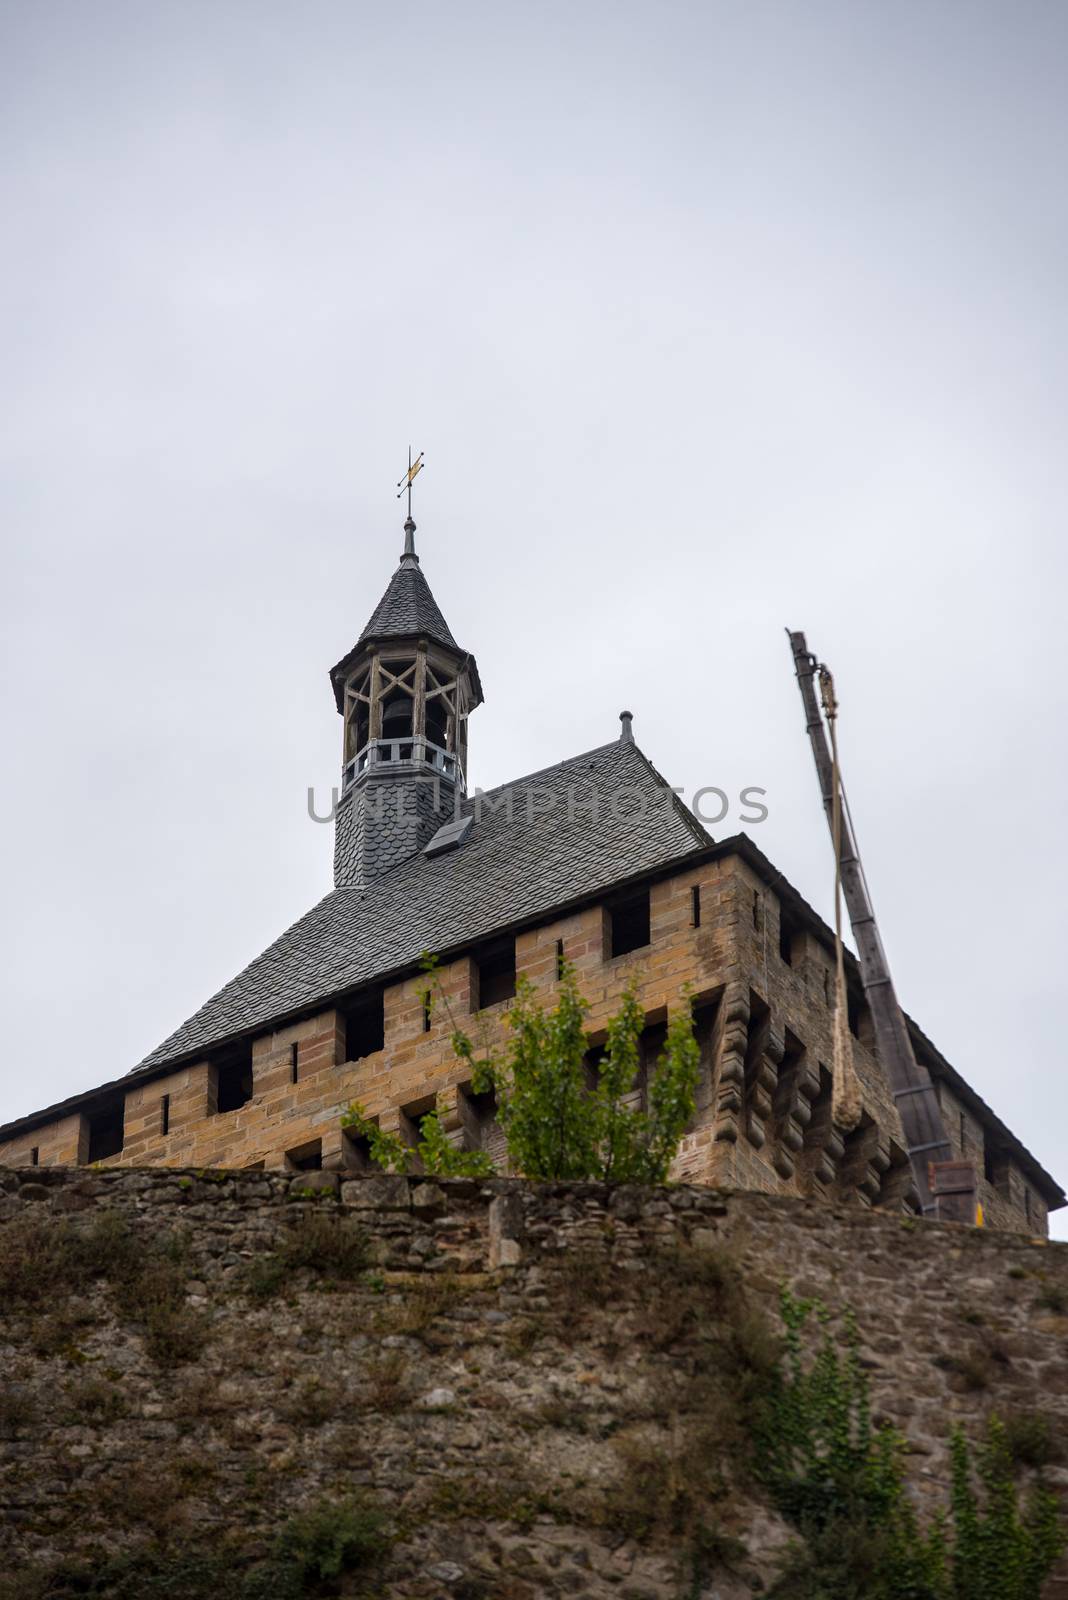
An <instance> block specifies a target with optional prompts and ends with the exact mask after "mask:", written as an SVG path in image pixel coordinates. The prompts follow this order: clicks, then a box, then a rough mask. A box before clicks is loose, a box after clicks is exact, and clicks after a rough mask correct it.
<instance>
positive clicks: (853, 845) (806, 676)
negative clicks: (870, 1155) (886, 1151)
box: [790, 633, 976, 1223]
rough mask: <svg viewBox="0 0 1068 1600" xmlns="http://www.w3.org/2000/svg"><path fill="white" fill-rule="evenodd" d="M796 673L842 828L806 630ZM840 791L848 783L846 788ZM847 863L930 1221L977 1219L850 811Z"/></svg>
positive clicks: (881, 1031)
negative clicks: (897, 979) (882, 933)
mask: <svg viewBox="0 0 1068 1600" xmlns="http://www.w3.org/2000/svg"><path fill="white" fill-rule="evenodd" d="M790 648H791V650H792V651H793V657H794V669H795V671H796V673H797V682H798V687H799V688H800V690H801V699H802V701H803V703H804V707H805V721H806V727H807V731H808V736H809V741H810V743H811V745H812V754H813V756H814V758H815V762H816V772H817V774H818V776H819V783H820V792H821V794H822V796H823V805H824V810H825V811H826V813H827V822H828V825H829V826H831V827H832V838H833V836H834V830H833V825H832V818H833V815H834V793H835V770H834V763H833V762H832V759H831V752H830V749H829V748H828V743H827V731H826V728H825V726H824V721H823V717H822V716H821V713H820V708H819V702H818V700H817V698H816V685H815V676H816V673H817V671H818V670H819V665H818V663H817V661H816V658H815V656H813V655H811V654H810V652H809V649H808V646H807V644H806V643H805V636H804V634H803V633H791V634H790ZM839 786H840V785H839ZM839 828H840V832H839V839H840V850H839V863H840V871H841V880H842V894H843V898H844V900H845V904H846V909H847V911H848V913H849V922H850V926H851V927H852V929H853V938H854V939H855V941H856V946H857V953H858V955H859V957H860V972H861V977H862V979H863V982H864V997H865V1000H866V1001H867V1003H868V1007H869V1009H870V1011H871V1016H872V1022H873V1024H874V1028H875V1048H876V1054H877V1056H878V1060H879V1064H880V1066H881V1067H882V1069H883V1072H884V1073H885V1075H886V1078H887V1082H888V1084H889V1087H890V1092H891V1094H892V1095H893V1098H894V1103H895V1105H896V1106H897V1110H898V1115H899V1116H900V1118H901V1128H902V1132H903V1133H904V1136H905V1144H906V1147H907V1149H908V1155H909V1161H910V1163H911V1166H912V1172H913V1178H914V1181H915V1184H916V1189H917V1192H918V1193H919V1197H920V1204H921V1207H922V1209H923V1213H924V1215H925V1216H930V1217H937V1218H939V1219H940V1220H942V1221H948V1222H968V1223H973V1222H975V1221H976V1179H975V1170H974V1168H973V1167H972V1166H971V1164H970V1163H969V1162H966V1161H957V1160H955V1159H954V1157H953V1150H952V1147H951V1145H950V1143H949V1140H948V1139H947V1137H946V1130H945V1125H944V1123H943V1121H942V1108H941V1106H940V1105H939V1103H938V1097H937V1095H936V1094H935V1090H934V1085H933V1084H932V1082H931V1079H930V1076H929V1074H928V1072H927V1069H926V1067H924V1066H923V1065H922V1064H921V1063H920V1062H918V1061H917V1060H916V1057H915V1055H914V1053H913V1049H912V1041H911V1039H910V1038H909V1031H908V1026H907V1024H906V1022H905V1017H904V1014H903V1012H902V1010H901V1007H900V1005H899V1004H898V999H897V995H896V993H895V991H894V982H893V979H892V978H891V976H890V966H889V963H888V962H887V959H886V951H885V950H884V949H883V944H882V940H881V939H880V937H879V929H878V926H877V925H876V921H875V912H874V910H873V908H872V903H871V896H870V894H869V892H868V886H867V883H866V881H865V878H864V869H863V868H862V866H861V864H860V855H859V853H858V850H857V842H856V838H855V837H854V833H853V827H852V822H851V819H850V817H849V811H848V808H847V807H842V808H841V814H840V817H839Z"/></svg>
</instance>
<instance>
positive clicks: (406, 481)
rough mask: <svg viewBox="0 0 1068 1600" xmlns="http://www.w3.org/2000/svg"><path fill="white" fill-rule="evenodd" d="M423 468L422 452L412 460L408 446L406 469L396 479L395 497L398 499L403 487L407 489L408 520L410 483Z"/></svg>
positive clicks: (410, 496) (410, 508)
mask: <svg viewBox="0 0 1068 1600" xmlns="http://www.w3.org/2000/svg"><path fill="white" fill-rule="evenodd" d="M422 470H423V452H422V451H421V450H420V452H419V454H418V455H417V456H416V458H415V460H414V461H413V460H412V448H411V445H409V446H408V470H407V472H406V473H405V474H404V477H403V478H398V480H397V499H398V500H399V499H400V497H401V495H402V494H403V493H404V491H405V489H407V491H408V521H409V522H410V521H411V520H412V484H413V483H414V482H415V480H416V478H417V477H418V475H419V473H420V472H422Z"/></svg>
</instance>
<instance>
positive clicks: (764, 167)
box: [0, 0, 1068, 1236]
mask: <svg viewBox="0 0 1068 1600" xmlns="http://www.w3.org/2000/svg"><path fill="white" fill-rule="evenodd" d="M0 16H2V33H3V37H2V38H0V62H2V65H0V74H2V84H0V91H2V92H0V124H2V139H0V183H2V195H0V202H2V208H3V217H4V222H5V233H6V243H5V247H4V250H3V253H2V255H0V286H2V311H0V315H2V318H3V327H2V330H0V332H2V337H3V350H4V358H3V363H2V368H0V386H2V403H3V427H2V429H0V518H2V522H0V525H2V527H3V568H4V571H3V593H2V601H0V604H2V608H3V652H4V667H5V673H4V690H3V693H4V729H5V732H4V749H5V755H6V757H7V766H6V781H5V783H4V785H3V791H2V805H3V819H2V848H3V862H2V873H3V883H4V888H5V907H6V915H5V917H4V944H3V951H2V972H3V986H4V1022H5V1040H4V1051H3V1054H4V1060H5V1067H4V1082H3V1090H2V1096H0V1101H2V1103H0V1116H2V1117H3V1119H5V1120H6V1119H7V1118H10V1117H13V1116H16V1115H19V1114H21V1113H24V1112H27V1111H30V1110H32V1109H34V1108H35V1107H37V1106H39V1105H41V1104H44V1103H48V1102H51V1101H54V1100H58V1099H60V1098H61V1097H63V1096H65V1095H68V1094H71V1093H73V1092H75V1091H77V1090H79V1089H85V1088H89V1087H90V1086H92V1085H93V1084H94V1083H96V1082H100V1081H102V1080H104V1079H108V1078H113V1077H116V1076H118V1075H119V1074H121V1073H123V1072H124V1071H126V1070H128V1069H129V1068H130V1067H132V1066H134V1065H135V1064H136V1062H137V1061H138V1060H139V1059H140V1058H141V1056H143V1055H144V1054H145V1052H146V1051H148V1050H149V1049H151V1048H152V1047H153V1046H154V1045H156V1044H157V1043H159V1042H160V1041H161V1040H162V1039H163V1037H164V1036H165V1035H166V1034H168V1033H169V1032H170V1031H171V1030H172V1029H173V1028H174V1027H175V1026H176V1025H177V1024H178V1023H180V1022H181V1021H182V1020H183V1019H184V1018H185V1017H186V1016H187V1015H188V1014H189V1013H190V1012H192V1011H193V1010H195V1009H196V1007H197V1006H198V1005H199V1004H200V1003H201V1002H202V1001H203V1000H204V999H205V998H206V997H207V996H208V995H209V994H210V993H213V992H214V991H215V990H216V989H217V988H219V987H220V985H221V984H222V983H223V982H224V981H226V980H227V979H228V978H230V977H231V976H233V974H234V973H235V972H237V971H238V970H239V969H240V968H241V967H242V966H243V965H244V964H245V963H246V962H247V961H248V960H249V959H250V958H251V957H253V956H254V955H256V954H257V953H258V952H259V951H260V950H261V949H262V948H263V947H264V946H265V945H266V944H267V943H268V942H269V941H270V940H272V939H273V938H274V937H275V936H276V935H277V934H278V933H279V932H280V931H281V930H282V929H283V928H284V927H285V926H287V925H288V924H289V923H290V922H291V921H292V920H293V919H294V918H295V917H296V916H298V915H299V914H300V913H301V912H302V911H304V910H305V909H306V908H307V907H308V906H309V905H311V904H312V903H313V902H314V901H315V900H316V899H318V898H319V896H320V895H322V894H323V893H324V892H325V891H326V890H327V889H328V888H329V886H330V867H331V838H330V830H329V829H328V828H326V827H322V826H318V825H316V824H314V823H313V822H311V821H309V819H308V816H307V812H306V806H305V797H306V790H307V787H308V785H309V784H315V785H317V786H318V787H319V789H320V791H321V792H322V793H325V792H326V791H327V790H328V789H329V787H330V785H331V784H332V783H333V782H335V781H336V779H337V775H338V770H339V760H340V737H341V733H340V723H339V719H338V718H337V715H336V712H335V710H334V706H333V701H332V697H331V693H330V688H329V684H328V680H327V669H328V667H329V666H330V665H331V663H332V662H334V661H336V660H337V659H338V658H339V657H340V656H341V655H342V654H343V653H344V652H345V651H346V650H347V649H348V648H349V647H350V645H351V644H352V643H353V642H354V640H355V638H356V636H357V635H358V634H359V632H360V630H361V628H362V627H363V624H364V622H365V621H366V619H367V616H368V615H369V613H370V611H371V609H372V607H373V606H374V604H375V602H376V601H377V600H378V598H379V595H380V593H381V591H382V590H383V588H384V587H385V585H386V582H387V580H388V578H389V575H390V572H391V571H392V569H393V567H394V565H395V564H396V559H397V556H398V555H399V552H400V548H401V542H402V536H401V532H400V525H401V521H402V513H401V511H400V510H399V509H398V505H397V502H396V501H395V500H394V498H393V492H394V491H393V485H394V482H395V480H396V479H397V478H398V476H399V475H400V472H401V468H402V466H403V464H404V462H405V459H406V452H407V448H408V445H409V443H412V444H413V445H414V446H415V448H416V449H417V450H418V449H424V450H425V451H426V453H427V461H428V466H427V471H426V473H425V475H424V476H423V477H422V478H421V479H420V480H419V484H418V487H417V495H416V506H415V510H416V518H417V521H418V523H419V535H418V540H419V548H420V553H421V556H422V560H423V567H424V571H425V572H426V574H427V576H428V578H429V580H430V582H431V585H432V587H433V589H434V592H435V594H436V596H437V599H438V601H439V603H440V605H441V607H442V609H443V611H444V613H445V616H446V617H447V619H448V621H449V623H450V626H451V627H452V630H453V632H454V633H455V635H456V637H457V638H458V639H459V640H460V642H461V643H462V644H463V645H464V646H466V647H467V648H469V649H471V650H473V651H474V652H475V654H476V655H477V657H478V661H479V666H480V669H481V675H482V680H483V684H484V686H485V691H486V704H485V706H484V707H483V708H482V709H481V710H480V711H479V712H478V713H477V715H476V717H475V718H474V719H473V721H472V725H471V765H472V773H471V776H472V779H473V781H475V782H477V783H480V784H482V785H483V786H484V787H489V786H490V785H491V784H493V783H499V782H504V781H506V780H508V779H509V778H514V777H517V776H520V775H521V774H523V773H526V772H530V771H532V770H535V769H537V768H538V767H541V766H544V765H547V764H549V763H552V762H555V761H557V760H559V759H561V758H563V757H565V756H568V755H571V754H575V753H577V752H578V751H580V750H583V749H586V748H589V747H591V746H594V745H597V744H600V743H603V742H605V741H606V740H608V739H611V738H614V737H615V736H616V734H617V733H618V729H619V724H618V720H617V718H618V713H619V711H620V709H622V708H623V707H624V706H627V707H629V708H630V709H631V710H632V711H633V712H634V714H635V724H634V726H635V735H636V737H637V739H638V742H639V743H640V745H641V746H642V748H643V749H644V750H645V752H646V753H647V754H648V755H649V756H650V757H651V759H652V760H653V761H654V762H655V763H656V765H657V766H658V767H659V769H660V770H661V771H662V772H663V773H664V774H665V776H666V777H667V778H668V779H669V780H670V781H671V782H673V783H676V784H683V785H685V786H686V788H687V791H688V792H689V791H692V790H693V789H695V788H696V787H698V786H700V785H703V784H715V785H718V786H720V787H722V788H724V789H726V790H727V791H728V792H730V793H731V794H734V793H736V792H737V790H738V789H740V788H741V787H743V786H744V785H747V784H753V785H761V786H763V787H764V788H766V789H767V791H768V799H767V804H768V806H769V808H770V816H769V818H768V820H767V821H766V822H765V823H763V824H761V825H759V826H757V827H752V828H750V830H749V831H750V832H751V835H752V837H753V838H754V839H755V841H756V843H757V844H758V845H759V846H760V848H761V849H762V850H764V851H765V853H766V854H768V855H769V856H770V857H771V858H772V860H773V861H774V862H775V863H776V865H777V866H778V867H780V868H781V869H782V870H783V871H784V872H785V873H786V875H787V877H789V879H790V880H791V881H792V882H793V883H794V884H795V885H796V886H797V888H798V889H799V890H800V891H801V892H802V893H803V894H804V895H805V896H806V897H807V898H808V899H809V900H810V901H811V902H812V903H813V904H814V905H815V906H816V907H817V908H818V909H819V910H820V911H821V912H822V913H823V914H824V915H829V914H830V911H831V889H832V862H831V856H830V850H829V845H828V841H827V837H826V830H825V825H824V821H823V816H822V813H821V810H820V804H819V796H818V791H817V786H816V780H815V776H814V773H813V770H812V766H811V759H810V756H809V751H808V746H807V743H806V741H805V737H804V725H803V719H802V716H801V710H800V704H799V700H798V695H797V689H796V686H795V682H794V679H793V675H792V670H791V664H790V658H789V653H788V649H787V644H786V639H785V635H784V633H783V629H784V627H786V626H789V627H792V628H805V629H807V631H808V635H809V641H810V644H811V646H812V648H813V649H814V650H815V651H817V652H818V653H819V654H820V655H821V656H822V657H824V658H825V659H826V660H827V661H828V662H829V663H830V664H831V665H832V666H833V667H834V669H835V671H836V675H837V679H838V687H839V693H840V697H841V701H842V723H841V736H842V746H843V760H844V763H845V770H846V776H847V781H848V783H849V788H850V795H851V800H852V805H853V811H854V815H855V819H856V822H857V826H858V831H859V835H860V843H861V849H862V852H863V855H864V860H865V864H866V867H867V872H868V876H869V879H870V881H871V885H872V888H873V892H874V895H875V900H876V909H877V911H878V914H879V917H880V920H881V924H882V927H883V931H884V937H885V942H886V944H887V947H888V950H889V954H890V958H891V962H892V964H893V968H894V973H895V977H896V979H897V982H898V987H899V990H900V993H901V996H902V999H903V1002H904V1004H905V1005H906V1006H907V1008H908V1009H909V1010H910V1011H911V1012H912V1014H913V1015H914V1016H915V1017H916V1018H917V1020H918V1021H919V1022H920V1024H921V1025H922V1026H923V1028H924V1029H925V1030H926V1031H927V1032H928V1033H929V1034H930V1036H931V1037H932V1038H933V1039H934V1041H935V1042H936V1043H937V1044H938V1045H939V1047H940V1048H941V1049H942V1050H943V1052H944V1053H945V1054H946V1055H948V1056H949V1058H950V1059H951V1060H952V1061H953V1062H954V1063H955V1064H956V1066H957V1067H958V1068H959V1069H960V1070H961V1071H962V1072H963V1073H964V1074H965V1075H966V1076H967V1077H968V1079H969V1080H970V1081H971V1082H972V1084H973V1085H974V1086H975V1087H976V1089H977V1090H978V1091H979V1092H980V1093H981V1094H982V1095H983V1096H984V1098H985V1099H986V1100H988V1101H989V1102H990V1104H991V1105H993V1106H994V1107H995V1108H996V1109H997V1110H998V1111H999V1112H1000V1113H1001V1115H1002V1116H1003V1117H1004V1118H1005V1119H1006V1120H1007V1121H1008V1122H1009V1123H1010V1125H1011V1126H1012V1127H1013V1128H1014V1129H1015V1130H1016V1131H1017V1132H1018V1133H1019V1135H1020V1136H1021V1137H1022V1138H1023V1139H1024V1140H1025V1142H1026V1143H1027V1144H1028V1145H1029V1146H1030V1147H1031V1148H1032V1150H1033V1151H1034V1152H1035V1154H1036V1155H1037V1156H1038V1157H1039V1158H1040V1159H1041V1160H1042V1161H1043V1162H1044V1163H1045V1164H1046V1165H1047V1167H1049V1168H1050V1169H1051V1170H1052V1171H1053V1172H1054V1173H1055V1175H1056V1176H1057V1177H1059V1178H1060V1180H1061V1181H1062V1182H1063V1181H1064V1180H1065V1179H1068V1138H1066V1135H1065V1121H1066V1116H1068V1088H1066V1084H1065V1075H1064V1070H1063V1065H1062V1063H1063V1054H1064V1052H1063V1042H1062V1029H1063V1026H1064V1016H1063V1011H1064V982H1063V961H1064V921H1065V916H1064V912H1065V901H1066V893H1068V883H1066V877H1068V874H1066V856H1068V852H1066V847H1065V843H1064V838H1063V833H1062V828H1061V821H1062V817H1063V815H1064V785H1065V769H1066V762H1065V745H1064V728H1065V709H1066V708H1065V698H1066V692H1065V681H1066V675H1065V665H1064V643H1063V633H1064V620H1063V613H1064V604H1065V577H1066V556H1065V529H1064V515H1063V507H1064V505H1065V501H1066V490H1068V470H1066V465H1065V459H1066V458H1065V448H1064V420H1065V412H1066V401H1068V392H1066V391H1068V381H1066V376H1065V371H1066V368H1065V342H1066V341H1065V335H1066V323H1068V314H1066V300H1065V288H1064V286H1065V282H1066V280H1068V260H1066V255H1068V249H1066V246H1068V190H1066V185H1065V182H1064V171H1065V156H1066V149H1065V135H1066V130H1068V92H1066V91H1068V56H1066V49H1068V7H1066V6H1065V5H1063V4H1062V3H1061V0H1048V3H1043V0H1003V3H998V4H984V3H981V0H959V3H947V0H941V3H939V0H924V3H922V4H920V3H919V0H917V3H915V4H907V5H901V4H893V3H891V0H880V3H878V4H876V3H870V0H841V3H832V0H733V3H730V4H719V3H715V0H706V3H704V4H679V3H665V0H657V3H656V4H652V3H649V0H645V3H642V4H627V3H619V0H615V3H612V4H598V3H575V0H568V3H566V4H565V3H556V0H549V3H547V0H540V3H538V4H536V5H534V4H522V5H520V4H516V3H511V0H503V3H502V0H495V3H493V4H484V5H479V4H469V3H465V0H453V3H452V4H450V5H443V4H440V3H439V4H435V5H421V4H410V5H407V6H405V7H403V8H402V7H398V6H395V5H383V4H374V5H372V4H359V3H356V0H348V3H341V0H319V3H317V0H301V3H300V4H297V3H296V0H292V3H288V4H277V3H270V0H255V3H249V4H240V3H236V0H211V3H200V0H181V3H178V0H171V3H164V0H160V3H156V4H152V5H146V4H144V3H141V0H137V3H133V0H131V3H129V4H114V3H108V0H93V3H91V4H86V3H85V0H73V3H67V4H57V3H54V0H35V3H34V4H32V5H28V4H24V3H13V0H6V3H5V4H3V6H2V8H0ZM739 826H740V823H739V820H738V817H737V812H736V810H735V812H734V814H732V816H731V817H730V818H728V819H727V820H726V822H724V823H723V824H721V825H720V826H719V827H718V828H717V829H715V830H713V831H714V832H716V833H717V834H718V835H720V836H723V835H724V834H726V833H728V832H735V831H737V829H738V827H739ZM1064 1216H1065V1214H1064V1213H1062V1218H1064ZM1057 1231H1059V1232H1060V1234H1061V1235H1062V1236H1068V1224H1066V1222H1065V1221H1064V1220H1061V1221H1060V1222H1059V1225H1058V1228H1057Z"/></svg>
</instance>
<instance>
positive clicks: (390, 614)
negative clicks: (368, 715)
mask: <svg viewBox="0 0 1068 1600" xmlns="http://www.w3.org/2000/svg"><path fill="white" fill-rule="evenodd" d="M413 637H414V638H417V637H426V638H427V639H433V640H435V641H436V642H437V643H438V644H443V645H446V646H447V647H448V648H449V649H450V650H455V651H456V654H457V655H460V656H466V657H467V661H468V663H469V666H470V669H471V674H472V679H473V683H474V687H475V690H476V704H478V703H480V702H481V700H482V685H481V683H480V681H479V677H478V668H477V667H476V665H475V660H474V657H473V656H472V655H470V654H469V653H468V652H467V651H465V650H463V649H462V648H461V646H460V645H458V644H457V643H456V640H455V639H454V638H453V636H452V630H451V628H450V627H449V624H448V623H447V622H446V621H445V618H444V617H443V616H442V614H441V608H440V606H439V605H438V603H437V601H436V600H435V599H434V596H433V594H432V593H431V589H430V585H429V583H427V581H426V578H425V577H424V576H423V569H422V568H421V567H420V565H419V557H418V556H417V555H408V554H405V555H403V556H401V561H400V566H399V567H398V568H397V570H396V571H395V572H394V574H393V576H392V578H390V580H389V583H388V584H387V585H386V592H385V594H384V595H383V596H382V598H381V600H380V601H379V602H378V604H377V605H376V606H375V608H374V610H373V611H372V613H371V619H370V621H369V622H368V624H367V626H366V628H364V630H363V632H362V633H361V634H360V637H359V638H358V639H357V641H356V643H355V644H354V645H353V647H352V649H351V650H350V651H349V652H348V654H347V655H344V656H342V658H341V660H340V661H339V662H338V663H337V664H336V666H333V667H331V669H330V680H331V682H332V683H333V685H334V696H335V699H336V700H337V706H338V710H339V711H340V710H341V709H342V694H341V687H342V680H343V678H344V676H345V674H346V672H347V671H348V669H349V664H350V663H351V661H352V660H353V658H354V656H356V655H357V653H358V652H359V651H360V649H361V648H362V647H363V645H365V644H366V643H367V642H368V640H370V639H383V640H385V639H406V638H413Z"/></svg>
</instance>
